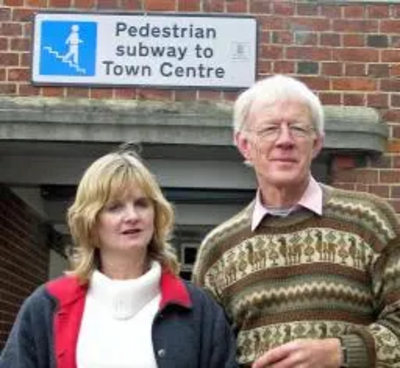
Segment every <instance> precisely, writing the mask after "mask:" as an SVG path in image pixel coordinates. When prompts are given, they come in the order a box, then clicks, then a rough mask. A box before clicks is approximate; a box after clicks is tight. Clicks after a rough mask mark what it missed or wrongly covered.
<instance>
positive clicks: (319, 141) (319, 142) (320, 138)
mask: <svg viewBox="0 0 400 368" xmlns="http://www.w3.org/2000/svg"><path fill="white" fill-rule="evenodd" d="M324 141H325V135H323V134H318V135H317V137H316V138H315V140H314V147H313V158H315V157H317V156H318V155H319V153H320V152H321V150H322V147H323V146H324Z"/></svg>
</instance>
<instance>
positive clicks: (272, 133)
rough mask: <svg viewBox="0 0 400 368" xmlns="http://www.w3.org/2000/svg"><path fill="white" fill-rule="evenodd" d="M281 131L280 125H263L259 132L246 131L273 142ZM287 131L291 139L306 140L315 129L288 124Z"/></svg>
mask: <svg viewBox="0 0 400 368" xmlns="http://www.w3.org/2000/svg"><path fill="white" fill-rule="evenodd" d="M282 129H283V128H282V125H277V124H268V125H264V127H263V128H262V129H260V130H251V129H248V131H250V132H253V133H255V134H256V135H257V136H258V137H260V138H262V139H264V140H268V141H275V140H276V139H278V137H279V136H280V135H281V133H282ZM287 129H288V131H289V134H290V136H291V137H292V138H307V137H309V136H310V134H311V133H312V132H314V131H315V129H314V128H313V127H311V126H305V125H300V124H290V125H289V124H288V125H287Z"/></svg>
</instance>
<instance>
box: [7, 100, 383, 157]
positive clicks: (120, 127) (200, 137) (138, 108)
mask: <svg viewBox="0 0 400 368" xmlns="http://www.w3.org/2000/svg"><path fill="white" fill-rule="evenodd" d="M325 116H326V123H325V132H326V140H325V149H327V150H345V151H352V152H353V151H356V152H360V151H361V152H365V153H382V152H383V151H384V149H385V144H386V139H387V134H388V129H387V127H386V125H385V124H383V123H382V122H381V119H380V117H379V115H378V113H377V111H376V110H374V109H371V108H366V107H343V106H327V107H325ZM231 122H232V105H231V104H230V103H227V102H221V103H214V102H212V103H211V102H163V101H136V100H135V101H126V100H121V101H120V100H88V99H57V98H49V99H46V98H40V97H35V98H23V97H17V98H11V97H2V98H0V141H1V140H3V141H4V140H19V141H25V140H26V141H64V142H74V141H77V142H80V141H86V142H111V143H112V142H121V141H126V140H131V141H135V142H138V143H158V144H193V145H200V146H208V145H210V146H222V147H224V146H230V145H232V130H231V124H232V123H231Z"/></svg>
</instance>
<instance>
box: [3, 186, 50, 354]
mask: <svg viewBox="0 0 400 368" xmlns="http://www.w3.org/2000/svg"><path fill="white" fill-rule="evenodd" d="M48 262H49V249H48V247H47V246H46V242H45V229H44V228H43V226H41V222H40V221H39V219H38V218H37V217H36V216H35V214H33V213H32V212H31V211H30V210H29V208H28V207H27V206H26V205H25V204H24V203H23V202H22V201H21V200H20V199H19V198H17V197H16V196H15V195H14V194H13V193H12V192H11V191H10V190H8V189H7V188H5V187H4V186H0V350H1V348H2V347H3V345H4V342H5V339H6V337H7V335H8V332H9V330H10V328H11V325H12V323H13V321H14V319H15V316H16V313H17V311H18V310H19V308H20V306H21V303H22V301H23V300H24V299H25V298H26V297H27V296H28V295H29V294H30V293H31V292H32V291H33V290H34V289H35V288H36V287H37V285H39V284H42V283H43V282H44V281H45V280H47V276H48Z"/></svg>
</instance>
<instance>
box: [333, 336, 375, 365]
mask: <svg viewBox="0 0 400 368" xmlns="http://www.w3.org/2000/svg"><path fill="white" fill-rule="evenodd" d="M340 340H341V343H342V345H343V346H344V347H345V348H346V350H347V364H348V366H349V367H357V368H371V365H370V362H369V359H368V357H369V354H368V351H367V347H366V345H365V342H364V340H363V339H362V338H361V337H360V336H357V335H344V336H341V337H340Z"/></svg>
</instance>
